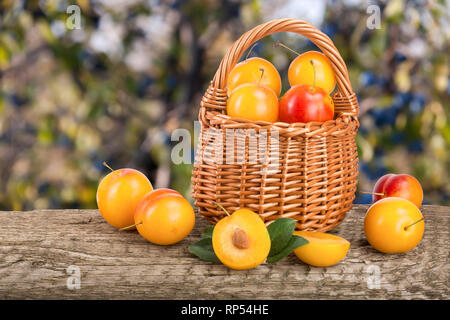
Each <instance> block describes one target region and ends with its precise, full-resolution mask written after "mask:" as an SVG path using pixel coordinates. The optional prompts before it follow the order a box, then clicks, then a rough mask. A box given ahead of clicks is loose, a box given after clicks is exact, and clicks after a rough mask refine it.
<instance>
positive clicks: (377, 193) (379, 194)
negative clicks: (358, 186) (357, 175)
mask: <svg viewBox="0 0 450 320" xmlns="http://www.w3.org/2000/svg"><path fill="white" fill-rule="evenodd" d="M358 192H359V193H365V194H374V195H376V196H382V197H385V196H386V194H385V193H380V192H369V191H358Z"/></svg>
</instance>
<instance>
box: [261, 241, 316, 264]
mask: <svg viewBox="0 0 450 320" xmlns="http://www.w3.org/2000/svg"><path fill="white" fill-rule="evenodd" d="M307 243H308V240H306V239H305V238H303V237H300V236H291V239H289V242H288V243H287V245H286V246H285V247H284V248H283V249H282V250H281V251H280V252H279V253H277V254H275V255H273V256H270V255H269V256H268V257H267V262H268V263H275V262H277V261H280V260H281V259H283V258H284V257H286V256H287V255H288V254H290V253H291V252H292V251H294V250H295V249H297V248H298V247H300V246H303V245H305V244H307Z"/></svg>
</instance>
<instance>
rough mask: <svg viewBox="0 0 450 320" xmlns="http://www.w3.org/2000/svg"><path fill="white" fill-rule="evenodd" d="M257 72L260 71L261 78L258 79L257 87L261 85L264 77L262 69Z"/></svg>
mask: <svg viewBox="0 0 450 320" xmlns="http://www.w3.org/2000/svg"><path fill="white" fill-rule="evenodd" d="M259 71H261V77H259V81H258V85H260V84H261V80H262V78H263V77H264V68H259Z"/></svg>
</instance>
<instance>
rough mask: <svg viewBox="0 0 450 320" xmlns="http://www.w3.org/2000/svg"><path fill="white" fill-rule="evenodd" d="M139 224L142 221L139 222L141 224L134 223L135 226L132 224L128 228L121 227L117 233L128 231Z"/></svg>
mask: <svg viewBox="0 0 450 320" xmlns="http://www.w3.org/2000/svg"><path fill="white" fill-rule="evenodd" d="M140 224H142V221H141V222H138V223H135V224H132V225H131V226H128V227H123V228H121V229H119V231H124V230H128V229H131V228H133V227H136V226H138V225H140Z"/></svg>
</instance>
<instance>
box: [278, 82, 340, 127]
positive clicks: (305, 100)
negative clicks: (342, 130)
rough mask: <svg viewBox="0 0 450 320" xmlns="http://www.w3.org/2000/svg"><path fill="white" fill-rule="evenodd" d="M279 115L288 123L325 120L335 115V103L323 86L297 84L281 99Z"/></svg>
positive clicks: (281, 119)
mask: <svg viewBox="0 0 450 320" xmlns="http://www.w3.org/2000/svg"><path fill="white" fill-rule="evenodd" d="M279 117H280V121H282V122H286V123H295V122H303V123H307V122H313V121H316V122H325V121H328V120H332V119H333V117H334V103H333V100H332V99H331V97H330V96H329V95H328V93H327V92H326V91H325V90H323V89H322V88H319V87H313V86H309V85H296V86H294V87H292V88H290V89H289V90H288V91H287V92H286V93H285V94H284V96H283V97H282V98H281V99H280V112H279Z"/></svg>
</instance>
